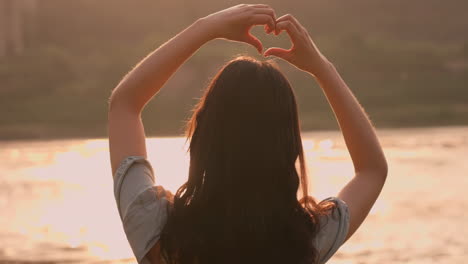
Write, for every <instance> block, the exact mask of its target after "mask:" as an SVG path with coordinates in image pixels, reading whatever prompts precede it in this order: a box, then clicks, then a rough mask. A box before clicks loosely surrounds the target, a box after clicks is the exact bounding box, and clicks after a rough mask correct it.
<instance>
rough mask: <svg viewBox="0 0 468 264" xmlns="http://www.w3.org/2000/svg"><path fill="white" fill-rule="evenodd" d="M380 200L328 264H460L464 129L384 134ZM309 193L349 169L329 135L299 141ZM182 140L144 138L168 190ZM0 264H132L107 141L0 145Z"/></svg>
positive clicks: (465, 199) (465, 195) (338, 180)
mask: <svg viewBox="0 0 468 264" xmlns="http://www.w3.org/2000/svg"><path fill="white" fill-rule="evenodd" d="M378 134H379V138H380V139H381V142H382V145H383V147H384V149H385V154H386V156H387V160H388V164H389V176H388V180H387V182H386V184H385V187H384V189H383V191H382V194H381V197H380V198H379V200H378V201H377V203H376V204H375V206H374V208H373V209H372V211H371V213H370V215H369V217H368V218H367V219H366V221H365V222H364V224H363V225H362V226H361V228H360V229H359V230H358V231H357V232H356V233H355V235H354V236H353V237H352V238H351V239H350V240H349V241H348V242H347V243H346V244H344V245H343V246H342V247H341V249H340V250H339V252H338V253H337V254H336V255H335V256H334V257H333V258H332V259H331V260H330V261H329V262H328V263H340V264H344V263H353V264H358V263H359V264H361V263H386V264H391V263H451V264H454V263H460V264H461V263H468V127H445V128H442V127H441V128H420V129H383V130H379V132H378ZM303 141H304V148H305V153H306V158H307V165H308V171H309V175H310V178H311V185H312V187H311V192H312V195H314V196H315V197H316V198H317V199H323V198H326V197H328V196H333V195H336V193H337V192H338V191H339V190H340V188H341V187H343V185H344V184H345V183H346V182H347V181H348V180H349V179H350V178H351V177H352V175H353V167H352V164H351V160H350V157H349V154H348V153H347V151H346V149H345V145H344V143H343V140H342V138H341V135H340V134H339V132H337V131H329V132H307V133H303ZM184 143H185V142H184V139H183V138H151V139H149V140H148V150H149V153H148V155H149V160H150V161H151V162H152V164H153V166H154V167H155V172H156V177H157V184H158V185H163V186H164V187H166V188H167V189H169V190H172V191H175V190H176V189H177V187H178V186H179V185H180V184H181V183H183V182H184V180H185V179H186V175H187V171H188V156H187V155H186V154H185V147H186V146H184ZM0 160H1V162H0V263H65V262H79V263H96V262H106V263H135V259H134V258H133V255H132V252H131V250H130V247H129V245H128V242H127V241H126V238H125V235H124V233H123V229H122V226H121V223H120V219H119V216H118V213H117V209H116V205H115V200H114V196H113V192H112V176H111V172H110V165H109V158H108V148H107V141H106V140H105V139H90V140H55V141H5V142H0Z"/></svg>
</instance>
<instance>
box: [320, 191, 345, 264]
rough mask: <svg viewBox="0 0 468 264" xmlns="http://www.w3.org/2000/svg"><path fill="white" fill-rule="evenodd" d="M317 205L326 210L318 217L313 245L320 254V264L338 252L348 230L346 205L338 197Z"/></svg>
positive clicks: (329, 198)
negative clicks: (318, 225)
mask: <svg viewBox="0 0 468 264" xmlns="http://www.w3.org/2000/svg"><path fill="white" fill-rule="evenodd" d="M319 205H321V206H325V207H326V208H327V210H326V211H327V213H326V214H324V215H322V216H320V218H319V219H320V221H319V222H320V229H319V231H318V233H317V235H316V237H315V245H316V248H317V250H318V251H319V253H320V263H325V262H326V261H327V260H328V259H330V258H331V257H332V256H333V254H335V253H336V251H338V249H339V248H340V247H341V245H342V244H343V243H344V241H345V239H346V235H347V234H348V229H349V209H348V205H347V204H346V203H345V202H344V201H343V200H341V199H339V198H338V197H328V198H326V199H324V200H322V201H321V202H320V203H319Z"/></svg>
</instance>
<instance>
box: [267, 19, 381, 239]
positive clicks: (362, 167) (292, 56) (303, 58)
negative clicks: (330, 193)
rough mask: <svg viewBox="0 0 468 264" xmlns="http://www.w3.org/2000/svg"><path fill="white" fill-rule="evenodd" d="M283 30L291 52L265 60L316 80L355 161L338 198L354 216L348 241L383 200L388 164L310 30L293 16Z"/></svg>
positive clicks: (280, 24)
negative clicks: (282, 63) (276, 60)
mask: <svg viewBox="0 0 468 264" xmlns="http://www.w3.org/2000/svg"><path fill="white" fill-rule="evenodd" d="M283 30H285V31H286V32H287V33H288V34H289V36H290V37H291V40H292V43H293V46H292V47H291V49H289V50H285V49H281V48H271V49H269V50H267V51H265V56H269V55H273V56H277V57H280V58H283V59H285V60H286V61H288V62H290V63H291V64H293V65H295V66H296V67H298V68H299V69H301V70H303V71H306V72H308V73H310V74H312V75H313V76H315V78H316V79H317V81H318V83H319V84H320V86H321V88H322V90H323V92H324V93H325V95H326V97H327V99H328V102H329V103H330V106H331V107H332V109H333V112H334V113H335V116H336V119H337V120H338V123H339V125H340V128H341V131H342V133H343V137H344V139H345V142H346V146H347V147H348V151H349V153H350V155H351V158H352V160H353V165H354V169H355V173H356V176H355V177H354V178H353V179H352V180H351V181H350V182H349V183H348V184H347V185H346V186H345V187H344V188H343V189H342V190H341V192H340V193H339V194H338V197H339V198H341V199H342V200H343V201H345V202H346V203H347V205H348V207H349V212H350V224H349V231H348V235H347V237H346V240H347V239H348V238H349V237H351V236H352V234H353V233H354V232H355V231H356V230H357V229H358V227H359V226H360V225H361V223H362V222H363V221H364V219H365V218H366V217H367V214H368V213H369V211H370V209H371V208H372V205H373V204H374V202H375V201H376V199H377V197H378V196H379V194H380V191H381V190H382V187H383V185H384V182H385V179H386V176H387V162H386V159H385V156H384V153H383V151H382V148H381V146H380V143H379V141H378V139H377V136H376V134H375V131H374V128H373V126H372V124H371V122H370V121H369V119H368V117H367V115H366V113H365V112H364V109H363V108H362V107H361V105H360V104H359V102H358V101H357V99H356V98H355V97H354V95H353V93H352V91H351V90H350V89H349V87H348V86H347V85H346V83H345V82H344V81H343V79H342V78H341V77H340V75H339V73H338V72H337V71H336V69H335V67H334V66H333V65H332V64H331V63H330V62H329V61H328V60H327V59H326V58H325V56H323V55H322V54H321V53H320V51H319V49H318V48H317V47H316V46H315V44H314V42H313V41H312V39H311V38H310V36H309V33H308V32H307V30H306V29H305V28H304V27H303V26H302V25H301V24H300V23H299V22H298V21H297V20H296V19H295V18H294V17H293V16H291V15H285V16H282V17H280V18H278V20H277V21H276V33H277V34H278V33H279V32H280V31H283Z"/></svg>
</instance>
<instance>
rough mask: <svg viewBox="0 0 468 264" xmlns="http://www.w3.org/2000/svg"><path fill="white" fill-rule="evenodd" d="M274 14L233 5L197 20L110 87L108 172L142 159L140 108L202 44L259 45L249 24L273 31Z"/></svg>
mask: <svg viewBox="0 0 468 264" xmlns="http://www.w3.org/2000/svg"><path fill="white" fill-rule="evenodd" d="M275 19H276V18H275V13H274V11H273V9H272V8H270V7H269V6H267V5H262V4H259V5H237V6H234V7H231V8H228V9H225V10H222V11H220V12H217V13H214V14H211V15H209V16H207V17H204V18H201V19H199V20H197V21H196V22H195V23H193V24H192V25H190V26H189V27H188V28H186V29H185V30H183V31H182V32H181V33H179V34H178V35H177V36H175V37H174V38H172V39H170V40H169V41H168V42H166V43H165V44H163V45H162V46H160V47H159V48H158V49H156V50H155V51H154V52H152V53H151V54H150V55H148V56H147V57H146V58H145V59H143V60H142V61H141V62H140V63H139V64H138V65H137V66H136V67H135V68H134V69H133V70H132V71H131V72H130V73H129V74H127V75H126V76H125V77H124V78H123V80H122V81H121V82H120V83H119V85H118V86H117V87H116V88H115V89H114V91H113V93H112V95H111V98H110V102H109V105H110V106H109V114H108V119H109V121H108V122H109V123H108V133H109V148H110V158H111V165H112V173H113V174H115V171H116V169H117V167H118V165H119V163H120V161H121V160H122V159H123V158H125V157H126V156H144V157H146V145H145V133H144V127H143V124H142V122H141V112H142V110H143V108H144V106H145V105H146V104H147V103H148V101H150V100H151V98H152V97H153V96H154V95H155V94H156V93H157V92H158V91H159V89H161V87H162V86H163V85H164V84H165V83H166V81H167V80H168V79H169V78H170V77H171V76H172V74H174V72H175V71H176V70H177V69H178V68H179V67H180V66H181V65H182V64H183V63H184V62H185V61H186V60H187V59H188V58H190V57H191V56H192V54H193V53H194V52H195V51H197V50H198V49H199V48H200V47H201V46H202V45H203V44H205V43H206V42H208V41H210V40H212V39H216V38H223V39H227V40H232V41H240V42H245V43H248V44H251V45H253V46H254V47H255V48H256V49H257V50H258V51H259V52H260V53H261V52H262V50H263V47H262V44H261V42H260V41H259V40H258V39H257V38H255V37H254V36H252V35H251V34H250V29H251V28H252V26H254V25H265V29H266V30H267V33H269V32H271V31H272V30H274V27H275Z"/></svg>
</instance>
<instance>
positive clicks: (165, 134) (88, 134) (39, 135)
mask: <svg viewBox="0 0 468 264" xmlns="http://www.w3.org/2000/svg"><path fill="white" fill-rule="evenodd" d="M464 127H466V128H468V123H466V124H463V123H459V124H445V125H444V124H422V125H416V126H391V125H387V126H385V125H382V126H375V128H376V130H377V131H379V130H383V129H384V130H399V129H403V130H418V129H430V128H434V129H436V128H464ZM30 128H31V127H29V128H28V129H30ZM78 130H79V131H80V133H76V131H78ZM338 131H339V128H338V127H337V128H331V127H319V128H315V129H307V128H305V129H304V128H302V129H301V133H302V134H307V133H314V132H318V133H321V132H338ZM12 132H14V133H12ZM57 132H58V133H57ZM60 132H61V133H60ZM146 136H147V137H148V138H155V137H157V138H170V137H185V135H184V134H183V133H173V132H169V131H156V132H155V131H149V132H147V135H146ZM105 138H107V133H102V131H100V129H99V130H97V129H92V128H89V127H88V128H82V129H78V128H65V129H57V127H55V128H54V127H51V128H50V129H47V128H45V127H40V128H39V129H34V131H31V130H26V128H24V130H21V129H18V130H15V131H12V130H10V131H5V130H3V129H2V127H1V126H0V143H7V142H12V141H23V142H27V141H31V142H33V141H60V140H98V139H105Z"/></svg>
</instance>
